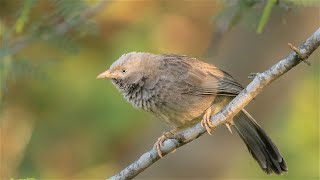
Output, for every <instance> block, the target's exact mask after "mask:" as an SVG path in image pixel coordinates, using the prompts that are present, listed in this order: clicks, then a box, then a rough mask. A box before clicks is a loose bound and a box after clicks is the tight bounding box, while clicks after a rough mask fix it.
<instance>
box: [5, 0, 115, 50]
mask: <svg viewBox="0 0 320 180" xmlns="http://www.w3.org/2000/svg"><path fill="white" fill-rule="evenodd" d="M109 2H111V0H101V1H99V2H98V3H97V4H96V5H94V6H93V7H90V8H88V9H86V10H84V11H83V12H81V14H80V15H79V16H77V17H73V18H71V19H68V20H67V21H64V22H62V23H60V24H57V25H55V27H54V30H53V34H52V35H51V36H48V35H47V36H46V35H43V36H42V37H41V39H42V40H47V39H49V38H52V36H55V35H61V34H64V33H66V32H68V31H69V30H70V29H72V28H74V27H75V26H77V25H79V24H81V23H82V22H83V21H85V20H87V19H89V18H91V17H93V16H95V15H96V14H97V13H98V12H100V11H101V10H102V9H103V8H104V7H105V6H106V5H107V3H109ZM38 35H39V32H38V31H37V32H34V33H31V34H30V35H26V36H22V37H20V38H19V39H18V40H16V41H15V42H13V43H12V44H11V45H10V47H8V50H7V53H6V55H12V54H16V53H18V52H19V51H21V50H22V49H24V48H26V47H27V46H28V45H29V44H31V43H32V42H34V41H36V40H37V39H38V38H37V37H38Z"/></svg>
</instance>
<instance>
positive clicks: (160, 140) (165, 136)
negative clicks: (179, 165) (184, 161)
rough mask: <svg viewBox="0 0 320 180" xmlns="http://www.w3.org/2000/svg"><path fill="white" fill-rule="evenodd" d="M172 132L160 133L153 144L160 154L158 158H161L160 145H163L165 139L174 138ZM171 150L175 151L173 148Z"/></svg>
mask: <svg viewBox="0 0 320 180" xmlns="http://www.w3.org/2000/svg"><path fill="white" fill-rule="evenodd" d="M174 138H175V137H174V134H173V133H172V132H170V131H169V132H164V133H163V134H162V136H160V137H159V138H158V140H157V142H156V143H155V144H154V147H155V148H156V149H157V151H158V155H159V156H160V158H163V156H162V151H161V147H163V142H164V141H166V140H167V139H174ZM172 152H175V150H173V151H172Z"/></svg>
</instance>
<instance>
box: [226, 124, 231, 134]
mask: <svg viewBox="0 0 320 180" xmlns="http://www.w3.org/2000/svg"><path fill="white" fill-rule="evenodd" d="M230 125H231V123H226V126H227V128H228V130H229V131H230V133H231V134H232V130H231V127H230Z"/></svg>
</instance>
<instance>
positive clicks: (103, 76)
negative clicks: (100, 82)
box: [97, 70, 116, 79]
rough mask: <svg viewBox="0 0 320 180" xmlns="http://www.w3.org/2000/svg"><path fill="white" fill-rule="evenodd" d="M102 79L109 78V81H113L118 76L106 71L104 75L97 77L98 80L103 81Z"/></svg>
mask: <svg viewBox="0 0 320 180" xmlns="http://www.w3.org/2000/svg"><path fill="white" fill-rule="evenodd" d="M101 78H109V79H112V78H116V75H115V74H112V73H110V71H109V70H106V71H104V72H103V73H101V74H99V75H98V76H97V79H101Z"/></svg>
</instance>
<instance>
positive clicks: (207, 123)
mask: <svg viewBox="0 0 320 180" xmlns="http://www.w3.org/2000/svg"><path fill="white" fill-rule="evenodd" d="M200 124H201V126H202V127H203V128H205V129H206V130H207V132H208V134H210V135H212V133H211V131H212V128H213V127H214V126H213V124H212V123H211V108H208V109H207V110H206V112H205V114H204V115H203V119H202V120H201V123H200Z"/></svg>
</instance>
